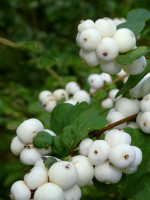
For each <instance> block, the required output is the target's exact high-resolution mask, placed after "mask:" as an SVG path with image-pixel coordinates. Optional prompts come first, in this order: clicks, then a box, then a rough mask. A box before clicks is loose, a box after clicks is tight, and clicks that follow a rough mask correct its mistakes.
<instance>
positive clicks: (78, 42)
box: [76, 32, 81, 47]
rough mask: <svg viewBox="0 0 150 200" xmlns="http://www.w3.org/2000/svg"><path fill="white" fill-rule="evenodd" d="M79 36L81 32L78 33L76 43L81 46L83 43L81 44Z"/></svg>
mask: <svg viewBox="0 0 150 200" xmlns="http://www.w3.org/2000/svg"><path fill="white" fill-rule="evenodd" d="M79 36H80V32H78V33H77V35H76V43H77V45H78V46H79V47H80V46H81V45H80V41H79Z"/></svg>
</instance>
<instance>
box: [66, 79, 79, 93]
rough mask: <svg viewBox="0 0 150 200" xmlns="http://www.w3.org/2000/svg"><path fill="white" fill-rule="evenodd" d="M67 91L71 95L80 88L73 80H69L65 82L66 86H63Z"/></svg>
mask: <svg viewBox="0 0 150 200" xmlns="http://www.w3.org/2000/svg"><path fill="white" fill-rule="evenodd" d="M65 89H66V91H67V93H68V94H69V96H70V95H73V94H75V93H76V92H77V91H79V90H80V86H79V85H78V84H77V83H76V82H74V81H71V82H69V83H67V84H66V87H65Z"/></svg>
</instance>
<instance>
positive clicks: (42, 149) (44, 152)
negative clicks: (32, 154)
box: [37, 147, 52, 156]
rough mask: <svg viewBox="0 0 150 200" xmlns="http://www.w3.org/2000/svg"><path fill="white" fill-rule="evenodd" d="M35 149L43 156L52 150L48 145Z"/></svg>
mask: <svg viewBox="0 0 150 200" xmlns="http://www.w3.org/2000/svg"><path fill="white" fill-rule="evenodd" d="M37 151H38V152H39V153H40V154H41V155H42V156H45V155H47V154H49V153H50V152H51V151H52V149H51V147H49V148H41V149H37Z"/></svg>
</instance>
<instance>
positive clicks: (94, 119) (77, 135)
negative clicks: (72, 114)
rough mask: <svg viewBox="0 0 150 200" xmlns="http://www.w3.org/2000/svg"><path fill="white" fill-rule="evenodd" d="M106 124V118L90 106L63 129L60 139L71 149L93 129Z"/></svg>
mask: <svg viewBox="0 0 150 200" xmlns="http://www.w3.org/2000/svg"><path fill="white" fill-rule="evenodd" d="M106 124H107V120H106V119H105V118H104V117H101V116H100V115H99V113H98V111H97V109H95V108H90V109H88V110H86V111H84V112H83V113H81V114H80V115H79V116H78V118H77V119H76V120H75V121H74V123H73V124H71V125H70V126H67V127H66V128H64V130H63V134H62V141H63V143H64V145H65V146H66V148H67V149H69V150H70V152H71V151H73V150H74V148H75V147H76V146H77V144H78V143H79V142H80V141H81V140H82V139H83V138H85V137H87V136H88V133H89V132H90V131H92V130H94V129H101V128H103V127H104V126H105V125H106Z"/></svg>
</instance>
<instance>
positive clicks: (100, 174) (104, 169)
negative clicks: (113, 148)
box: [95, 161, 122, 184]
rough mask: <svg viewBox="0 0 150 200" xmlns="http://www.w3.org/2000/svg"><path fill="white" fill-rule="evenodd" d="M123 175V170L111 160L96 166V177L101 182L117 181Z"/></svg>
mask: <svg viewBox="0 0 150 200" xmlns="http://www.w3.org/2000/svg"><path fill="white" fill-rule="evenodd" d="M121 177H122V172H121V171H120V170H119V169H117V168H116V167H114V166H113V165H112V164H111V163H110V162H109V161H105V162H104V163H102V164H101V165H98V166H95V178H96V179H97V180H98V181H100V182H105V183H107V184H108V183H117V182H119V181H120V179H121Z"/></svg>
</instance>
